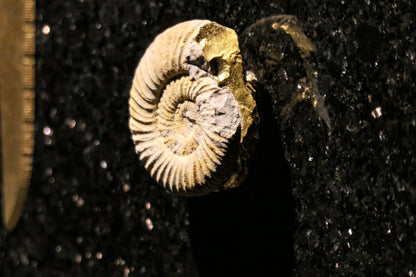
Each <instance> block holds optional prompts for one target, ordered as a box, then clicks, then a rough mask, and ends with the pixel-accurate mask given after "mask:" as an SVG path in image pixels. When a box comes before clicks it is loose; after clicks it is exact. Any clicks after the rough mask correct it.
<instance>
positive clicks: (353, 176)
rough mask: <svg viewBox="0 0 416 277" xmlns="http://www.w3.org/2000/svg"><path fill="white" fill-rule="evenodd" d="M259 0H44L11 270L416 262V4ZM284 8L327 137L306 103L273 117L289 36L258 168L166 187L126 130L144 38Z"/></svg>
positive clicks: (327, 267) (288, 88) (387, 269)
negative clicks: (320, 103)
mask: <svg viewBox="0 0 416 277" xmlns="http://www.w3.org/2000/svg"><path fill="white" fill-rule="evenodd" d="M258 2H260V1H220V2H218V1H216V2H208V1H199V2H198V1H171V2H169V3H167V2H166V1H149V2H146V3H141V4H138V3H132V2H130V1H106V2H101V1H90V0H84V1H53V2H51V1H38V12H37V13H38V16H37V20H38V25H37V29H38V35H37V39H38V42H37V46H38V50H37V77H38V79H37V89H36V94H37V108H36V115H37V117H36V122H37V123H36V149H35V156H34V160H35V166H34V175H33V178H32V185H31V187H30V191H29V196H28V199H27V204H26V208H25V211H24V214H23V217H22V219H21V220H20V222H19V224H18V225H17V228H16V230H15V231H14V232H13V233H11V234H7V233H6V232H5V231H4V230H3V229H2V230H1V231H0V275H1V276H123V274H125V275H127V273H129V275H130V276H198V275H197V271H196V266H195V264H198V265H199V267H200V268H201V274H200V276H221V275H220V273H218V272H222V273H224V272H227V269H228V270H230V269H231V270H234V273H239V274H240V275H238V274H237V275H238V276H270V275H272V273H274V276H275V275H277V274H280V275H282V276H289V275H290V274H291V273H292V274H293V275H295V276H414V275H415V272H416V262H415V258H414V257H415V255H416V231H415V230H416V228H415V218H414V217H415V214H416V187H415V174H414V172H415V170H416V168H415V167H416V160H415V147H414V138H415V135H416V126H415V125H416V123H415V122H416V121H415V114H416V103H415V102H416V100H415V97H414V93H413V92H414V90H415V86H416V85H415V84H416V82H415V78H416V74H415V73H416V65H415V63H416V60H415V56H416V49H415V41H414V40H415V35H416V27H415V23H414V15H415V10H414V7H413V6H412V5H411V2H410V1H401V2H400V3H398V2H395V3H392V2H391V1H377V2H376V1H350V2H347V1H345V2H344V1H336V2H334V1H331V2H329V1H328V2H326V3H323V4H319V5H318V4H317V2H315V1H307V2H305V1H287V2H283V1H280V2H275V1H273V2H272V1H270V2H266V3H264V2H263V3H262V4H259V3H258ZM281 13H287V14H293V15H296V16H297V17H298V18H299V19H300V20H301V21H303V22H304V27H305V30H306V34H307V35H308V37H309V38H310V39H311V41H312V42H313V43H314V44H315V47H316V49H317V51H316V53H315V64H314V66H315V68H316V71H317V72H318V85H319V88H320V90H321V92H322V94H324V95H325V96H326V97H325V102H326V105H327V108H328V110H329V115H330V118H331V123H332V127H333V129H332V134H331V136H329V137H328V134H327V130H326V129H325V128H324V127H323V126H321V125H320V122H319V120H318V119H317V116H316V113H315V112H314V110H313V109H312V108H311V105H310V103H308V102H304V103H300V104H298V105H297V106H296V107H295V109H294V111H293V113H291V114H289V116H287V117H285V118H281V117H279V116H278V115H279V111H280V109H281V108H282V106H283V105H284V104H285V103H286V102H287V101H288V99H290V96H291V94H290V93H291V92H292V91H293V90H296V88H297V85H298V84H299V80H300V79H302V78H303V77H304V75H305V73H304V71H303V64H302V63H300V62H299V56H298V55H297V52H296V49H295V48H294V46H293V44H292V43H291V42H290V40H289V39H288V38H287V37H284V36H281V39H282V43H283V44H282V47H281V49H280V50H281V51H285V52H286V53H288V54H285V55H283V56H277V57H278V59H277V61H276V60H264V59H263V63H264V66H265V67H266V68H267V69H266V70H265V71H266V76H267V78H266V80H267V82H266V83H265V84H264V86H263V90H262V91H263V93H262V95H263V96H262V101H261V102H262V103H261V107H259V113H260V117H261V119H263V120H262V124H261V126H260V142H259V149H258V152H257V153H258V154H257V156H256V157H255V160H254V164H253V167H252V170H251V172H250V176H249V177H248V180H247V182H246V183H245V184H243V186H242V187H241V188H239V189H237V190H230V191H227V192H224V193H220V194H210V195H207V196H204V197H201V198H193V199H191V200H190V201H189V202H188V203H186V202H187V201H186V200H185V199H183V198H178V197H174V196H172V195H166V194H164V192H163V191H162V189H160V188H159V187H158V186H157V185H156V184H155V183H153V182H152V181H151V179H150V177H148V176H147V175H146V174H145V172H144V170H143V169H142V168H141V167H139V166H138V161H137V157H136V154H135V153H134V149H133V144H132V143H131V141H130V134H129V130H128V105H127V100H128V93H129V89H130V85H131V79H132V76H133V73H134V68H135V67H136V65H137V61H138V60H139V58H140V57H141V56H142V55H143V53H144V50H145V49H146V47H147V46H148V45H149V44H150V42H151V41H152V40H153V38H154V37H155V35H156V34H158V33H160V32H161V31H163V30H164V29H166V28H167V27H169V26H172V25H174V24H176V23H178V22H181V21H185V20H189V19H194V18H207V19H210V20H213V21H216V22H218V23H219V24H222V25H224V26H227V27H230V28H233V29H234V30H236V32H237V34H241V33H242V31H243V30H244V29H245V28H246V27H248V26H249V25H251V24H252V23H254V21H256V20H258V19H260V18H262V17H265V16H269V15H273V14H281ZM47 27H49V28H47ZM253 40H258V43H257V44H261V43H265V44H266V46H267V41H268V38H267V37H265V36H262V37H254V38H253ZM272 44H273V43H272ZM267 49H268V48H267V47H265V48H262V50H264V51H267ZM246 50H247V49H246ZM280 50H279V51H280ZM243 51H245V50H244V49H243ZM278 53H279V52H278ZM263 54H264V53H263ZM263 54H262V52H260V53H259V55H263ZM244 62H246V63H247V62H248V61H244ZM250 62H254V61H250ZM282 64H283V65H282ZM286 76H287V78H286ZM268 97H269V98H270V99H268ZM260 108H261V109H260ZM279 136H281V140H280V137H279ZM283 157H286V159H287V161H288V162H286V161H285V159H283ZM269 160H271V161H272V162H269ZM289 172H290V175H291V176H289ZM188 213H189V216H188ZM191 243H192V246H193V249H191ZM270 251H271V253H272V255H270V254H268V253H270ZM266 253H267V254H266ZM215 274H216V275H215ZM272 276H273V275H272Z"/></svg>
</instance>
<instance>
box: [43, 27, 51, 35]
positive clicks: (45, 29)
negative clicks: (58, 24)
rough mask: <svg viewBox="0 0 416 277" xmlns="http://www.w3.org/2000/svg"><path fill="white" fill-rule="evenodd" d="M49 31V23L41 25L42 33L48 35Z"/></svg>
mask: <svg viewBox="0 0 416 277" xmlns="http://www.w3.org/2000/svg"><path fill="white" fill-rule="evenodd" d="M50 32H51V28H50V27H49V25H43V27H42V33H43V34H44V35H49V33H50Z"/></svg>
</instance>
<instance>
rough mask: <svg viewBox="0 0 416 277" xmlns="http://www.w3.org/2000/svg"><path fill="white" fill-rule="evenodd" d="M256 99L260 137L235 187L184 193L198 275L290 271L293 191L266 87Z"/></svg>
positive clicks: (291, 262) (279, 272)
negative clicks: (243, 176) (187, 195)
mask: <svg viewBox="0 0 416 277" xmlns="http://www.w3.org/2000/svg"><path fill="white" fill-rule="evenodd" d="M261 95H262V97H261V99H259V101H258V107H259V115H260V126H259V141H258V145H257V150H256V154H255V155H254V157H253V160H252V164H251V167H250V168H251V169H250V173H249V175H248V177H247V179H246V180H245V182H244V183H243V184H242V185H241V186H240V187H238V188H236V189H232V190H227V191H223V192H219V193H211V194H208V195H205V196H201V197H198V198H189V200H188V209H189V222H190V237H191V243H192V248H193V254H194V257H195V259H196V263H197V266H198V270H199V273H200V276H201V277H203V276H231V275H230V274H232V276H272V275H276V276H277V274H279V275H280V274H281V276H289V275H290V274H291V271H292V266H293V197H292V192H291V177H290V173H289V171H290V170H289V166H288V163H287V162H286V160H285V158H284V151H283V148H282V144H281V138H280V134H279V129H280V128H279V126H277V123H276V121H275V120H273V118H274V117H273V114H272V103H271V100H270V96H269V95H268V94H267V93H266V92H263V91H262V92H261Z"/></svg>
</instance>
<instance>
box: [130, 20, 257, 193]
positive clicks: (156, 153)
mask: <svg viewBox="0 0 416 277" xmlns="http://www.w3.org/2000/svg"><path fill="white" fill-rule="evenodd" d="M253 93H254V90H253V89H252V87H251V86H250V84H249V83H247V82H246V80H245V72H244V69H243V65H242V58H241V55H240V50H239V46H238V38H237V34H236V33H235V32H234V31H233V30H232V29H229V28H226V27H224V26H221V25H219V24H217V23H215V22H212V21H209V20H192V21H187V22H183V23H180V24H177V25H175V26H173V27H171V28H169V29H167V30H165V31H164V32H163V33H161V34H159V35H158V36H157V37H156V38H155V40H154V41H153V42H152V44H151V45H150V46H149V47H148V48H147V50H146V52H145V54H144V56H143V57H142V58H141V60H140V63H139V65H138V67H137V69H136V72H135V76H134V79H133V85H132V88H131V91H130V100H129V106H130V121H129V125H130V130H131V133H132V138H133V141H134V144H135V149H136V152H137V153H138V154H139V159H140V161H141V162H142V164H143V165H144V167H145V168H146V169H147V171H148V172H149V173H150V175H151V176H152V177H153V178H154V179H155V180H156V181H157V182H158V183H160V184H162V185H163V186H164V187H165V188H167V189H168V190H170V191H172V192H174V193H177V194H182V195H200V194H205V193H208V192H212V191H218V190H222V189H227V188H232V187H236V186H238V185H239V184H240V183H241V182H242V180H243V179H244V178H245V176H246V174H247V171H248V168H247V167H248V160H249V157H250V152H251V151H252V148H253V147H254V145H255V140H256V136H257V133H256V121H257V119H258V116H257V112H256V102H255V100H254V98H253Z"/></svg>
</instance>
